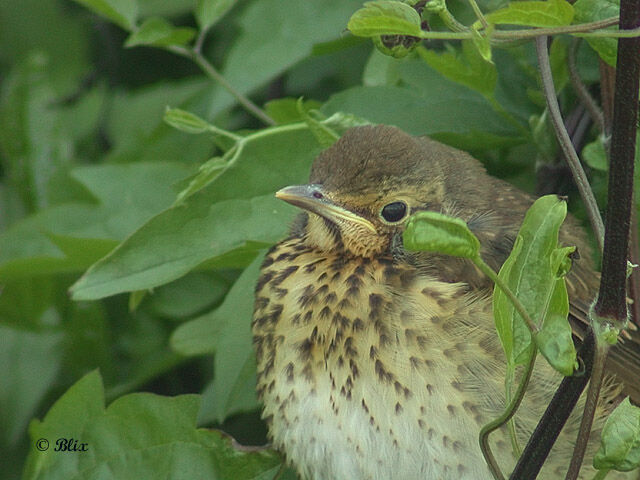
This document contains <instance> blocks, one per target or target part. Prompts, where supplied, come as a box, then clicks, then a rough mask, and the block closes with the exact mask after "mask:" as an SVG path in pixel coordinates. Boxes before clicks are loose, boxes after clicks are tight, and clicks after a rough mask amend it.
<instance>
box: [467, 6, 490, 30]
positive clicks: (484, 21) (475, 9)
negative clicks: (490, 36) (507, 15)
mask: <svg viewBox="0 0 640 480" xmlns="http://www.w3.org/2000/svg"><path fill="white" fill-rule="evenodd" d="M469 4H470V5H471V8H472V9H473V12H474V13H475V14H476V17H478V20H480V23H481V24H482V27H483V28H488V27H489V22H487V19H486V18H484V14H483V13H482V10H480V7H479V6H478V3H477V2H476V0H469Z"/></svg>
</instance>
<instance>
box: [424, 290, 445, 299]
mask: <svg viewBox="0 0 640 480" xmlns="http://www.w3.org/2000/svg"><path fill="white" fill-rule="evenodd" d="M422 294H423V295H425V296H427V297H430V298H433V299H435V300H437V299H439V298H441V297H442V294H441V293H440V292H439V291H437V290H435V289H433V288H430V287H424V288H423V289H422Z"/></svg>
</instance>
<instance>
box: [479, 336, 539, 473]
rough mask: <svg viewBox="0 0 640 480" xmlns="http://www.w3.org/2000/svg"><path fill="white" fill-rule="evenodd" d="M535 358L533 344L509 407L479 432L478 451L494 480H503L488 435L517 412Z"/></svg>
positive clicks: (535, 351) (535, 352)
mask: <svg viewBox="0 0 640 480" xmlns="http://www.w3.org/2000/svg"><path fill="white" fill-rule="evenodd" d="M536 357H537V349H536V346H535V344H532V345H531V347H530V353H529V358H528V361H527V363H526V365H525V366H524V369H525V370H524V373H523V377H522V378H521V379H520V383H519V384H518V389H517V390H516V393H515V395H514V396H513V398H512V399H511V402H509V405H507V407H506V408H505V409H504V411H503V412H502V414H501V415H500V416H499V417H498V418H496V419H494V420H492V421H491V422H489V423H487V424H486V425H485V426H483V427H482V429H481V430H480V450H482V455H483V456H484V459H485V461H486V462H487V465H488V466H489V469H490V470H491V473H492V474H493V477H494V478H495V479H496V480H504V476H503V475H502V472H501V471H500V466H499V465H498V462H497V460H496V458H495V457H494V456H493V452H492V451H491V446H490V445H489V435H490V434H491V433H493V432H494V431H496V430H497V429H498V428H500V427H501V426H502V425H504V424H505V423H507V422H508V421H509V420H510V419H511V418H512V417H513V415H514V414H515V413H516V410H518V407H519V406H520V403H521V402H522V399H523V398H524V394H525V392H526V390H527V387H528V386H529V380H531V373H532V372H533V367H534V366H535V363H536Z"/></svg>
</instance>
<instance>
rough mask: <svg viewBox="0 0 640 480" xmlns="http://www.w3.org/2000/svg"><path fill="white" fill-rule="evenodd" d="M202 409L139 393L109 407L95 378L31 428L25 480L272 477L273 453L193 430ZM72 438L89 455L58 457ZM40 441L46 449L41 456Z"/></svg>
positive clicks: (191, 400)
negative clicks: (60, 445)
mask: <svg viewBox="0 0 640 480" xmlns="http://www.w3.org/2000/svg"><path fill="white" fill-rule="evenodd" d="M199 403H200V399H199V397H198V396H197V395H181V396H177V397H161V396H158V395H153V394H148V393H135V394H131V395H126V396H124V397H121V398H119V399H117V400H116V401H114V402H113V403H112V404H111V405H109V407H108V408H106V409H105V408H104V394H103V387H102V381H101V379H100V375H99V374H98V373H97V372H92V373H90V374H88V375H86V376H85V377H84V378H82V379H81V380H79V381H78V382H77V383H76V384H75V385H74V386H73V387H71V388H70V389H69V390H68V391H67V392H66V393H65V394H64V395H63V396H62V397H61V398H60V399H59V400H58V401H57V402H56V404H55V405H54V406H53V407H52V408H51V410H50V411H49V413H48V414H47V415H46V417H45V419H44V420H43V421H42V422H38V421H34V422H33V423H32V425H31V428H30V435H31V439H32V442H31V444H32V447H31V451H30V453H29V458H28V460H27V467H26V469H25V472H24V476H23V478H24V479H25V480H35V479H41V478H42V479H44V478H46V479H52V480H56V479H73V480H80V479H86V478H102V479H122V478H140V479H152V478H169V477H170V478H175V479H205V478H207V479H214V480H215V479H228V478H235V479H237V480H255V479H264V478H267V477H266V475H273V474H274V470H275V469H277V467H278V466H279V465H280V463H281V460H280V458H279V456H278V455H277V454H276V453H275V452H272V451H269V450H255V449H254V450H248V451H242V450H240V449H238V448H237V447H236V444H235V443H234V442H233V441H232V439H231V438H229V437H228V436H226V435H225V434H223V433H222V432H219V431H215V430H205V429H198V428H196V417H197V415H198V409H199ZM67 438H73V439H75V440H77V441H78V444H82V443H84V444H85V445H86V449H87V451H86V452H57V451H55V450H54V447H55V446H56V443H57V442H58V439H67ZM39 439H44V440H46V441H48V445H49V448H48V449H46V450H45V451H39V450H37V449H36V447H35V445H36V443H37V442H38V440H39ZM38 445H40V446H41V447H42V445H44V443H43V442H42V441H40V442H39V443H38Z"/></svg>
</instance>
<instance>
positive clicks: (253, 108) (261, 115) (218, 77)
mask: <svg viewBox="0 0 640 480" xmlns="http://www.w3.org/2000/svg"><path fill="white" fill-rule="evenodd" d="M168 50H169V51H171V52H173V53H175V54H177V55H180V56H183V57H186V58H188V59H190V60H193V61H194V62H195V63H196V65H198V66H199V67H200V68H201V69H202V70H203V71H204V73H205V74H206V75H207V76H208V77H209V78H211V79H212V80H214V81H215V82H217V83H219V84H220V85H221V86H222V87H223V88H224V89H225V90H226V91H227V92H229V93H230V94H231V95H232V96H233V97H234V98H235V99H236V100H237V101H238V103H239V104H240V105H242V106H243V107H244V108H245V110H247V111H248V112H249V113H251V114H252V115H253V116H254V117H256V118H258V119H259V120H261V121H262V122H264V123H266V124H267V125H270V126H272V125H275V124H276V122H275V121H274V120H273V119H272V118H271V117H270V116H269V115H267V114H266V113H265V112H264V111H263V110H262V109H261V108H260V107H258V106H257V105H256V104H255V103H253V102H252V101H251V100H249V98H247V97H246V96H245V95H243V94H242V93H241V92H239V91H238V90H236V88H235V87H234V86H233V85H231V84H230V83H229V82H228V81H227V79H226V78H224V76H222V74H221V73H220V72H218V70H216V68H215V67H214V66H213V65H211V63H209V61H208V60H207V59H206V58H205V57H204V55H202V53H201V52H199V51H195V50H191V49H188V48H184V47H178V46H175V45H172V46H170V47H168Z"/></svg>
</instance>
